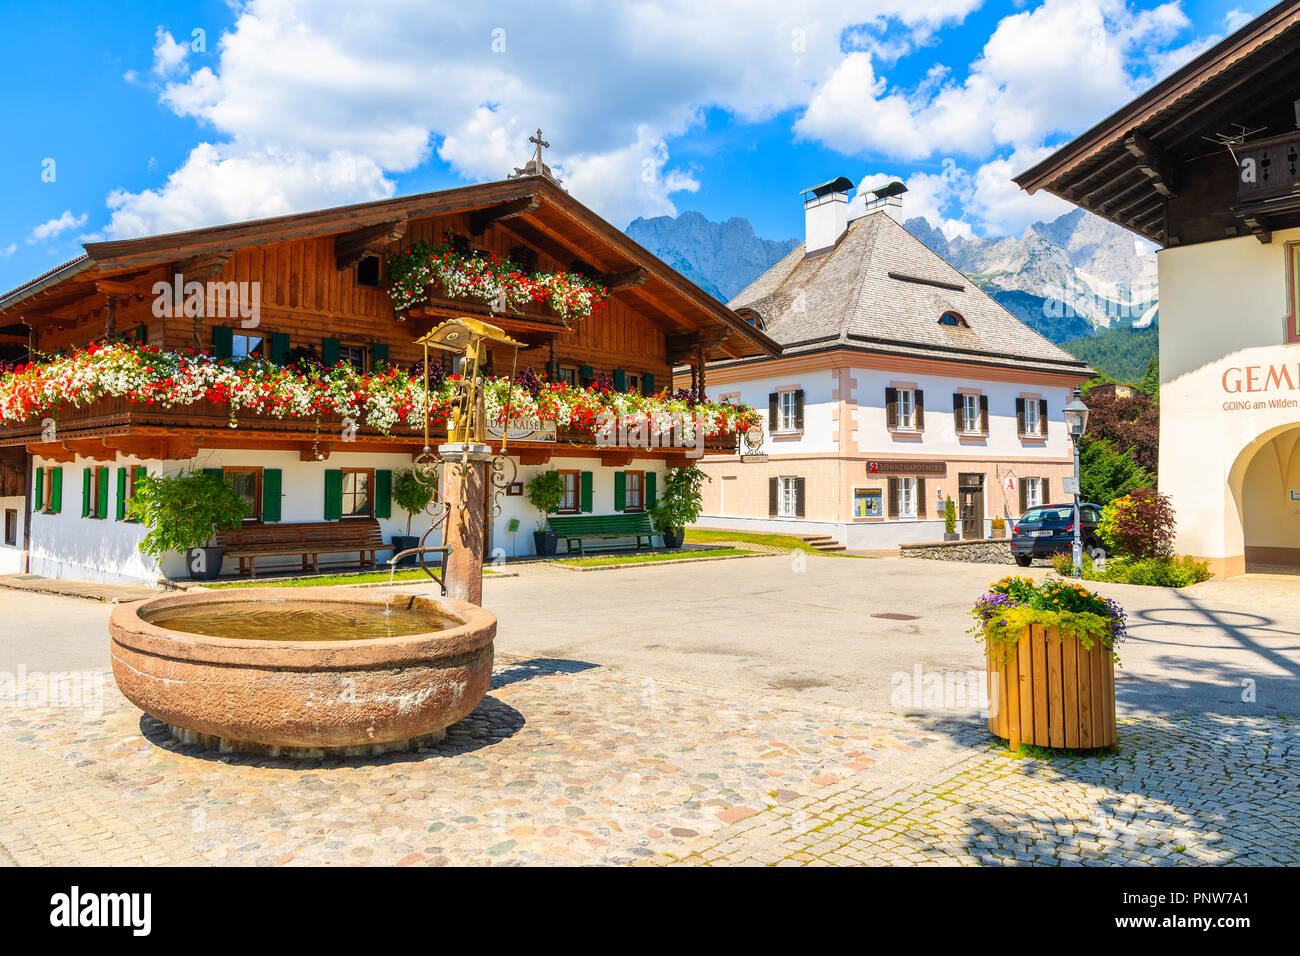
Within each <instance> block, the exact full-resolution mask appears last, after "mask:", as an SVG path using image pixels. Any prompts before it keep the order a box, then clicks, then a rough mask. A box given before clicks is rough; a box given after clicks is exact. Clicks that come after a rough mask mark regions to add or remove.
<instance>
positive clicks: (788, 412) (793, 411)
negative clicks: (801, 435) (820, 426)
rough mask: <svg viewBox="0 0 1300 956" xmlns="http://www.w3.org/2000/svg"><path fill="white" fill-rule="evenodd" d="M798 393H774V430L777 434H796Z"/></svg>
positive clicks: (790, 391)
mask: <svg viewBox="0 0 1300 956" xmlns="http://www.w3.org/2000/svg"><path fill="white" fill-rule="evenodd" d="M798 406H799V392H798V390H797V389H790V390H789V391H785V392H777V393H776V430H777V433H778V434H787V433H789V432H797V431H798V430H799V427H798V424H797V423H798V421H799V419H798Z"/></svg>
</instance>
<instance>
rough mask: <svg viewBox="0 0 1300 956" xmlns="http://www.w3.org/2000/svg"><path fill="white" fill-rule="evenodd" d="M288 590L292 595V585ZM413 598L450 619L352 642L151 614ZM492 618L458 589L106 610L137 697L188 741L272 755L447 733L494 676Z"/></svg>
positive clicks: (124, 682)
mask: <svg viewBox="0 0 1300 956" xmlns="http://www.w3.org/2000/svg"><path fill="white" fill-rule="evenodd" d="M286 590H291V592H292V593H286ZM286 600H291V601H292V602H294V603H299V602H314V601H315V602H328V603H330V604H336V603H337V602H340V601H345V602H356V603H362V604H372V605H381V606H383V605H387V604H389V603H390V602H392V604H393V605H394V606H399V605H400V606H401V607H406V606H407V602H410V601H413V602H414V604H415V606H416V607H417V608H418V607H423V608H426V609H429V610H438V611H441V612H442V613H444V614H446V615H450V616H451V617H452V618H454V619H457V620H458V621H459V622H463V623H460V624H457V623H456V621H453V622H452V626H451V627H449V628H447V629H445V630H441V631H434V632H429V633H420V634H413V635H408V636H404V637H381V638H373V639H365V640H350V641H291V642H287V641H272V640H249V639H243V638H224V637H209V636H205V635H202V634H191V633H186V632H182V631H175V630H170V629H167V628H163V627H159V626H157V625H155V624H152V623H150V621H149V620H148V618H150V617H158V616H161V615H162V613H163V612H167V611H174V610H175V609H177V608H182V607H183V608H186V609H190V608H193V607H194V606H196V605H200V604H220V605H224V606H226V607H227V608H228V607H229V606H230V604H231V603H237V604H239V605H240V606H241V609H242V607H243V606H247V608H248V612H249V613H250V614H256V613H257V607H258V605H259V604H260V603H263V602H280V603H283V602H285V601H286ZM496 626H497V624H496V616H495V615H494V614H492V613H491V612H489V611H486V610H484V609H483V608H481V607H478V606H477V605H473V604H468V603H466V602H464V601H457V600H453V599H450V598H430V597H420V596H416V597H413V596H412V595H410V594H409V593H407V594H402V593H401V592H400V591H388V590H383V589H369V588H293V589H285V588H247V589H243V588H241V589H238V590H237V591H192V592H188V593H185V594H177V595H167V596H164V597H159V598H151V599H149V600H146V601H139V602H136V603H133V604H124V605H121V606H119V607H118V608H117V609H116V610H114V611H113V615H112V617H111V618H110V620H109V632H110V634H111V637H112V647H111V654H112V661H113V676H114V678H115V679H116V680H117V686H118V687H119V688H120V689H121V691H122V693H123V695H125V696H126V698H127V699H128V700H130V701H131V703H133V704H135V705H136V706H137V707H139V708H140V709H141V710H143V711H144V712H145V713H147V714H149V715H151V716H153V717H156V718H157V719H158V720H161V721H163V722H164V723H166V724H167V725H169V727H170V728H171V730H172V732H173V734H174V735H175V736H176V737H177V738H178V739H180V740H181V741H183V742H185V743H197V744H201V745H204V746H208V747H211V748H215V749H219V750H223V751H233V752H246V753H262V754H271V755H277V754H278V755H309V756H315V755H327V754H331V755H344V756H346V755H355V754H373V753H382V752H385V751H389V750H402V749H413V748H415V747H417V746H419V745H420V744H424V743H433V742H436V741H438V740H441V739H442V738H443V737H444V736H446V728H447V727H449V726H451V725H452V724H454V723H456V722H457V721H458V720H460V719H461V718H463V717H465V716H467V715H468V714H469V713H471V712H472V711H473V710H474V709H475V708H476V707H477V706H478V705H479V702H480V701H482V699H483V697H484V695H485V694H486V693H487V691H488V688H489V686H490V683H491V680H492V657H493V646H492V642H493V639H494V638H495V637H496Z"/></svg>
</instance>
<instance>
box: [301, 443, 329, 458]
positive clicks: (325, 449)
mask: <svg viewBox="0 0 1300 956" xmlns="http://www.w3.org/2000/svg"><path fill="white" fill-rule="evenodd" d="M333 450H334V443H333V442H332V441H318V442H304V443H303V444H302V445H301V446H300V447H299V448H298V460H299V461H324V460H326V459H327V458H329V456H330V453H331V452H332V451H333Z"/></svg>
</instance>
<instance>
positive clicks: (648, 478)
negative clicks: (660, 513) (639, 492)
mask: <svg viewBox="0 0 1300 956" xmlns="http://www.w3.org/2000/svg"><path fill="white" fill-rule="evenodd" d="M654 506H655V473H654V472H653V471H647V472H646V473H645V507H646V510H647V511H649V510H650V509H651V508H653V507H654Z"/></svg>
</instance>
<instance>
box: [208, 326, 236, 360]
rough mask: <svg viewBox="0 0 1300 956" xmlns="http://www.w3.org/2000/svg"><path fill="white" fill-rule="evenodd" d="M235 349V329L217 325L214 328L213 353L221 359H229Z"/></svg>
mask: <svg viewBox="0 0 1300 956" xmlns="http://www.w3.org/2000/svg"><path fill="white" fill-rule="evenodd" d="M234 351H235V330H234V329H229V328H226V327H224V326H217V327H216V328H214V329H213V330H212V354H213V355H215V356H216V357H217V358H219V359H228V358H230V357H231V355H233V354H234Z"/></svg>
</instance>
